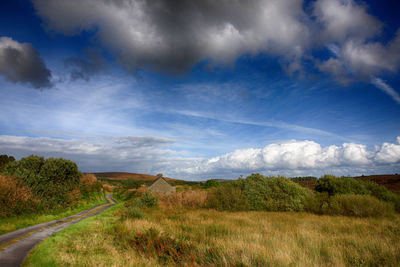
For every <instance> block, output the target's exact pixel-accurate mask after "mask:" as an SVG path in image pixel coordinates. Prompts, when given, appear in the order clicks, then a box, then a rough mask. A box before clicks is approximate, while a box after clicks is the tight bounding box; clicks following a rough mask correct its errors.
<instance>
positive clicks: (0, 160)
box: [0, 155, 15, 173]
mask: <svg viewBox="0 0 400 267" xmlns="http://www.w3.org/2000/svg"><path fill="white" fill-rule="evenodd" d="M14 161H15V158H14V157H13V156H7V155H0V173H2V172H3V171H4V169H5V167H6V165H7V164H8V163H11V162H14Z"/></svg>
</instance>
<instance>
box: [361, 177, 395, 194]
mask: <svg viewBox="0 0 400 267" xmlns="http://www.w3.org/2000/svg"><path fill="white" fill-rule="evenodd" d="M354 178H355V179H360V180H364V181H374V182H375V183H377V184H379V185H383V186H384V187H386V188H387V189H389V190H390V191H392V192H394V193H397V194H400V175H399V174H382V175H369V176H358V177H354Z"/></svg>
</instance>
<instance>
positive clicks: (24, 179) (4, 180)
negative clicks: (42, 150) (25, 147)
mask: <svg viewBox="0 0 400 267" xmlns="http://www.w3.org/2000/svg"><path fill="white" fill-rule="evenodd" d="M101 201H104V192H103V187H102V184H101V183H100V182H99V181H98V180H97V179H96V177H94V176H93V175H83V174H82V173H81V172H80V171H79V169H78V166H77V165H76V163H74V162H72V161H70V160H66V159H63V158H48V159H45V158H43V157H39V156H34V155H32V156H29V157H25V158H22V159H20V160H18V161H16V160H15V159H14V158H13V157H8V156H7V155H2V156H0V220H1V221H0V222H1V224H2V226H3V225H5V224H6V223H9V222H10V221H18V220H17V219H10V218H14V217H16V216H18V217H21V220H22V217H23V216H25V217H24V218H25V219H27V220H28V221H32V223H38V221H37V220H31V219H32V218H30V217H32V216H36V215H39V214H41V215H43V214H58V213H63V212H66V211H68V210H71V209H72V208H77V209H78V210H80V209H81V208H84V207H87V205H90V203H99V202H101ZM29 216H30V217H29ZM2 218H3V219H2ZM28 224H29V223H28ZM23 226H27V225H26V224H23ZM9 228H10V229H9V230H15V228H18V227H9ZM5 231H7V230H4V229H2V228H1V229H0V232H5Z"/></svg>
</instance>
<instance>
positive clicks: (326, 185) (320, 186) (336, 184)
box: [315, 175, 400, 212]
mask: <svg viewBox="0 0 400 267" xmlns="http://www.w3.org/2000/svg"><path fill="white" fill-rule="evenodd" d="M315 190H316V191H317V192H326V193H327V194H328V195H329V196H334V195H339V194H354V195H369V196H373V197H375V198H377V199H378V200H381V201H384V202H387V203H390V204H391V205H392V206H393V207H394V208H395V210H396V211H397V212H400V196H398V195H396V194H395V193H393V192H390V191H389V190H388V189H387V188H385V187H383V186H380V185H378V184H376V183H375V182H372V181H362V180H356V179H354V178H349V177H340V178H339V177H335V176H331V175H325V176H323V177H321V178H320V179H318V180H317V182H316V186H315Z"/></svg>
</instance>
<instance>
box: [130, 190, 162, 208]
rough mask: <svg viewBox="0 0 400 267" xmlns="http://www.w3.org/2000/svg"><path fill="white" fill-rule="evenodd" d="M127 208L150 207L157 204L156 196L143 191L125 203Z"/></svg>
mask: <svg viewBox="0 0 400 267" xmlns="http://www.w3.org/2000/svg"><path fill="white" fill-rule="evenodd" d="M125 206H126V207H127V208H130V207H138V208H152V207H157V206H158V198H157V197H156V196H154V195H153V194H151V193H149V192H145V193H143V194H142V195H141V196H140V197H137V198H134V199H131V200H129V201H127V202H126V203H125Z"/></svg>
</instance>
